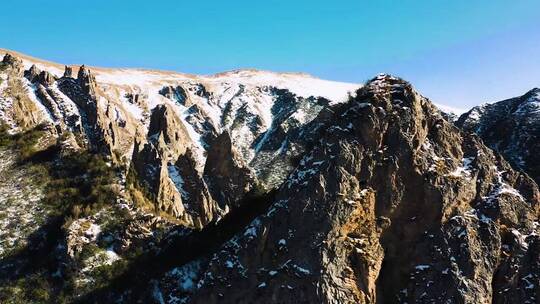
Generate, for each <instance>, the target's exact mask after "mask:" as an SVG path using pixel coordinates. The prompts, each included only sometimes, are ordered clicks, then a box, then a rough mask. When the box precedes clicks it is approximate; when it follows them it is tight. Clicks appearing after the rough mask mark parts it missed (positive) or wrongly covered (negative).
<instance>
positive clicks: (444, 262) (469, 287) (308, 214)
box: [164, 75, 540, 303]
mask: <svg viewBox="0 0 540 304" xmlns="http://www.w3.org/2000/svg"><path fill="white" fill-rule="evenodd" d="M321 116H322V115H321ZM321 116H319V117H318V118H316V120H319V119H321V123H323V124H325V125H324V130H325V131H324V132H323V133H322V134H321V137H320V139H319V140H318V141H317V142H316V143H315V144H314V147H313V149H311V150H310V151H309V152H307V153H306V154H304V156H303V157H302V160H301V161H300V164H299V165H298V167H297V168H296V169H295V170H294V171H293V172H292V173H291V174H290V175H289V177H288V178H287V180H286V181H285V182H284V183H283V184H282V185H281V187H280V188H279V190H278V194H277V198H276V199H275V200H274V202H273V204H272V205H271V207H270V209H269V210H268V211H267V212H266V213H265V214H262V215H261V216H259V217H257V218H256V219H255V220H254V221H253V222H252V223H251V224H250V225H249V226H248V227H247V228H246V229H245V230H243V231H241V232H240V233H239V234H237V235H236V236H235V237H233V238H232V239H230V240H229V241H228V242H226V243H225V244H224V245H223V246H222V247H221V249H220V250H218V251H217V252H216V253H215V254H214V255H212V256H211V257H210V258H209V262H208V264H207V266H206V267H204V268H203V269H202V270H199V272H198V273H197V272H195V273H197V275H198V276H197V275H193V277H192V278H191V280H194V281H196V282H198V283H197V285H196V286H194V287H192V289H191V290H188V291H189V292H188V295H187V296H186V298H185V299H190V300H191V302H193V303H214V302H226V303H254V302H257V303H292V302H296V303H297V302H300V303H396V302H400V303H411V302H414V303H535V302H536V301H537V296H538V292H539V288H540V286H539V275H540V273H539V272H538V269H539V268H538V267H539V266H540V265H539V262H538V261H540V259H539V258H540V257H539V256H538V253H539V251H538V244H539V238H538V228H539V227H538V215H539V213H538V210H539V203H540V193H539V192H538V187H537V186H536V184H535V183H534V181H532V180H531V179H530V178H528V177H527V176H526V175H523V174H520V173H519V172H516V171H514V170H512V169H511V167H510V165H509V164H508V163H506V161H504V160H503V159H502V158H501V157H500V156H498V155H497V154H496V153H494V152H492V151H491V150H490V149H489V148H487V147H486V146H484V144H483V143H482V142H481V141H480V140H479V139H478V138H477V137H475V136H474V135H469V134H468V133H464V132H462V131H460V130H459V129H457V128H456V127H454V126H453V125H452V124H451V123H449V122H447V120H445V119H444V118H443V117H442V116H441V115H440V113H439V112H438V111H437V110H436V109H435V107H434V106H433V105H432V104H431V103H430V102H429V101H428V100H426V99H425V98H423V97H422V96H420V95H419V94H418V93H417V92H415V91H414V90H413V89H412V87H411V86H410V84H408V83H406V82H404V81H403V80H400V79H396V78H393V77H391V76H386V75H382V76H379V77H377V78H375V79H373V80H372V81H370V82H369V83H368V84H367V85H366V86H364V87H363V88H362V89H360V90H359V91H358V92H357V96H356V97H355V98H353V99H351V100H350V101H349V102H348V103H346V104H342V105H338V106H336V107H334V108H333V113H332V118H331V119H327V120H326V121H327V122H326V123H325V122H324V119H323V117H321ZM203 265H204V264H203ZM188 267H191V268H190V269H191V271H192V269H193V268H194V266H193V264H190V265H186V266H184V267H183V268H178V269H177V270H176V271H177V272H180V273H183V272H182V271H186V268H188ZM195 269H196V268H195ZM183 279H185V277H183ZM164 284H165V283H164ZM183 292H184V294H185V292H186V290H183ZM178 294H182V293H179V292H178V289H176V295H178ZM174 295H175V293H174V292H173V294H172V295H171V296H174Z"/></svg>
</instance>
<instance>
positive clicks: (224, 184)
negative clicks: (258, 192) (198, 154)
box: [204, 132, 257, 208]
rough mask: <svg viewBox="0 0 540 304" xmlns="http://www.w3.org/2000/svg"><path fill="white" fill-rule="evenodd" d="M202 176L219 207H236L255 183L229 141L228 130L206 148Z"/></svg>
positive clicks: (253, 177)
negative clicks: (206, 154) (206, 152)
mask: <svg viewBox="0 0 540 304" xmlns="http://www.w3.org/2000/svg"><path fill="white" fill-rule="evenodd" d="M204 176H205V179H206V181H207V183H208V185H209V189H210V193H212V197H214V199H215V200H216V201H217V202H218V204H219V206H220V207H221V208H226V207H227V208H230V207H236V206H237V204H238V202H239V201H240V200H241V199H242V198H243V197H244V195H246V194H247V193H248V192H249V191H250V190H251V189H252V188H253V187H255V185H256V184H257V181H256V178H255V176H254V175H253V174H252V172H251V171H250V170H249V169H248V168H246V167H245V165H244V164H243V163H242V160H241V158H240V157H239V156H238V153H237V152H236V150H235V149H234V147H233V146H232V143H231V137H230V136H229V133H228V132H223V133H222V134H221V135H219V136H218V137H217V138H216V139H215V140H214V142H213V143H212V145H211V146H210V148H209V150H208V157H207V158H206V164H205V167H204Z"/></svg>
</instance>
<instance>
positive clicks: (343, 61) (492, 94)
mask: <svg viewBox="0 0 540 304" xmlns="http://www.w3.org/2000/svg"><path fill="white" fill-rule="evenodd" d="M0 7H1V10H2V13H1V17H0V47H3V48H8V49H13V50H16V51H20V52H23V53H27V54H29V55H33V56H35V57H40V58H44V59H49V60H52V61H57V62H61V63H86V64H89V65H95V66H115V67H116V66H119V67H145V68H157V69H167V70H177V71H181V72H189V73H203V74H207V73H214V72H220V71H224V70H230V69H236V68H244V67H252V68H260V69H267V70H275V71H304V72H308V73H310V74H313V75H315V76H318V77H321V78H326V79H333V80H342V81H350V82H362V81H364V80H366V79H368V78H370V77H372V76H373V75H374V74H376V73H379V72H390V73H394V74H397V75H399V76H402V77H404V78H406V79H407V80H410V81H411V82H413V83H414V85H415V86H416V87H417V88H418V89H419V90H420V91H421V92H422V93H423V94H424V95H426V96H428V97H430V98H432V99H433V100H434V101H435V102H439V103H444V104H447V105H451V106H455V107H469V106H472V105H475V104H478V103H481V102H485V101H494V100H497V99H501V98H506V97H511V96H514V95H519V94H522V93H524V92H525V91H527V90H528V89H530V88H532V87H534V86H540V56H539V55H540V18H538V14H539V12H540V1H538V0H529V1H527V0H525V1H520V0H514V1H499V0H490V1H487V0H486V1H480V0H476V1H471V0H469V1H461V0H454V1H442V0H433V1H420V0H417V1H411V0H399V1H398V0H395V1H387V0H379V1H376V0H372V1H361V0H357V1H319V0H309V1H308V0H301V1H294V0H288V1H275V0H267V1H256V0H251V1H233V0H229V1H193V0H192V1H156V0H154V1H114V0H107V1H104V0H93V1H76V0H70V1H64V0H56V1H51V0H48V1H37V0H25V1H20V0H3V1H2V4H1V5H0Z"/></svg>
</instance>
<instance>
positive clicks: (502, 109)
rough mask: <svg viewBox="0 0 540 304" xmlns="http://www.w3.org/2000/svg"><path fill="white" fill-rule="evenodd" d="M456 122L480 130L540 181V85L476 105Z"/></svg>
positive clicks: (491, 144) (491, 143) (486, 139)
mask: <svg viewBox="0 0 540 304" xmlns="http://www.w3.org/2000/svg"><path fill="white" fill-rule="evenodd" d="M456 125H457V126H459V127H460V128H463V129H464V130H466V131H468V132H473V133H476V134H478V136H480V138H482V140H483V141H484V142H485V143H486V145H487V146H489V147H490V148H492V149H493V150H495V151H497V152H499V153H500V154H502V155H503V156H504V157H505V158H506V159H507V160H508V161H509V162H510V164H511V165H512V166H513V167H514V168H516V169H518V170H523V171H525V172H527V173H528V174H529V175H530V176H531V177H532V178H533V179H534V180H535V181H536V182H537V183H538V182H540V154H539V153H538V152H539V151H540V89H532V90H530V91H529V92H527V93H526V94H524V95H523V96H520V97H516V98H511V99H507V100H503V101H499V102H495V103H492V104H484V105H481V106H478V107H474V108H473V109H471V110H470V111H468V112H467V113H464V114H463V115H462V116H461V117H460V118H459V120H457V122H456Z"/></svg>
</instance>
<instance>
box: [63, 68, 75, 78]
mask: <svg viewBox="0 0 540 304" xmlns="http://www.w3.org/2000/svg"><path fill="white" fill-rule="evenodd" d="M63 77H66V78H71V77H73V68H72V67H70V66H67V65H66V66H64V75H63Z"/></svg>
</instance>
